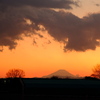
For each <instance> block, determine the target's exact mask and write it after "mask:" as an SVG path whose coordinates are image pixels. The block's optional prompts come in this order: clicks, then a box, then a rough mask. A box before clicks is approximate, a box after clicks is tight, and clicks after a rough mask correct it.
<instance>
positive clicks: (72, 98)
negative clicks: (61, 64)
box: [0, 79, 100, 100]
mask: <svg viewBox="0 0 100 100" xmlns="http://www.w3.org/2000/svg"><path fill="white" fill-rule="evenodd" d="M3 81H4V82H5V83H3ZM22 82H23V84H22ZM0 94H1V96H0V97H1V98H2V100H41V99H43V100H100V80H85V79H21V80H20V79H6V81H5V79H2V86H1V89H0Z"/></svg>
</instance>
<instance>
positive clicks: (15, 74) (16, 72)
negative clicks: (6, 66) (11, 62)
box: [6, 69, 25, 78]
mask: <svg viewBox="0 0 100 100" xmlns="http://www.w3.org/2000/svg"><path fill="white" fill-rule="evenodd" d="M24 76H25V72H24V71H23V70H21V69H11V70H9V71H8V72H7V73H6V77H7V78H23V77H24Z"/></svg>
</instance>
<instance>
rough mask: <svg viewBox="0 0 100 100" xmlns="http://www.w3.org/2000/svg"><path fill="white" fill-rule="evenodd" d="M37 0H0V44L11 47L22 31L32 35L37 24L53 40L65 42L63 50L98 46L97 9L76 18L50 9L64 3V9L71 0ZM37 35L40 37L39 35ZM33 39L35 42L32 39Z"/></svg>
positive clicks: (98, 21) (14, 45)
mask: <svg viewBox="0 0 100 100" xmlns="http://www.w3.org/2000/svg"><path fill="white" fill-rule="evenodd" d="M37 1H38V0H25V2H23V0H20V1H19V0H16V1H14V0H9V2H8V1H7V0H0V4H1V5H0V7H1V8H2V9H0V46H8V47H9V49H15V48H16V46H17V42H16V40H20V39H22V38H23V37H22V34H24V35H26V36H31V34H33V35H35V34H37V33H36V31H38V30H41V28H40V26H41V25H42V26H43V27H44V28H45V29H46V30H47V31H48V33H49V34H50V35H51V36H52V37H53V38H54V39H55V41H58V42H62V43H64V44H65V46H64V51H67V50H70V51H72V50H75V51H86V50H88V49H91V50H95V49H96V47H97V46H99V40H100V33H99V32H100V28H99V26H100V14H99V13H95V14H90V15H88V16H84V17H83V18H79V17H77V16H75V15H73V14H72V13H67V12H64V11H62V10H61V11H58V12H57V11H54V10H52V9H50V8H64V7H65V5H66V7H65V8H66V9H70V8H71V6H70V5H71V4H75V3H74V2H73V1H72V0H41V2H42V3H41V2H40V0H39V1H38V2H37ZM47 1H48V2H49V3H48V2H47ZM14 2H15V3H14ZM63 2H64V3H63ZM40 3H41V5H40ZM58 3H59V4H58ZM61 3H62V4H61ZM46 4H47V5H46ZM56 4H58V5H56ZM64 4H65V5H64ZM5 5H7V9H3V7H5ZM40 8H41V9H40ZM29 33H30V34H29ZM38 35H39V34H38ZM39 36H40V35H39ZM40 37H41V38H42V36H40ZM33 40H34V39H33ZM33 42H34V43H36V41H33Z"/></svg>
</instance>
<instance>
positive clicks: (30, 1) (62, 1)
mask: <svg viewBox="0 0 100 100" xmlns="http://www.w3.org/2000/svg"><path fill="white" fill-rule="evenodd" d="M0 4H1V5H3V6H5V7H8V6H13V7H18V6H32V7H36V8H37V7H38V8H66V9H71V8H72V7H71V5H78V4H77V2H75V1H73V0H0Z"/></svg>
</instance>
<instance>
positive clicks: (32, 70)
mask: <svg viewBox="0 0 100 100" xmlns="http://www.w3.org/2000/svg"><path fill="white" fill-rule="evenodd" d="M41 41H43V40H41ZM39 42H40V40H38V46H33V44H32V38H25V39H24V41H19V45H18V46H17V48H16V49H15V50H12V51H10V50H8V49H7V48H5V50H4V51H3V52H1V53H0V62H1V63H0V66H1V70H0V76H1V77H4V76H5V74H6V72H7V71H8V70H9V69H12V68H20V69H23V70H24V71H25V73H26V77H41V76H44V75H48V74H50V73H52V72H54V71H57V70H59V69H65V70H67V71H69V72H70V73H72V74H74V75H77V74H79V75H80V76H85V75H90V74H91V73H92V68H93V66H95V65H96V64H99V62H100V59H99V58H100V52H99V51H100V48H97V50H95V51H91V50H89V51H87V52H76V51H75V52H70V51H68V52H66V53H64V52H63V50H62V47H61V44H60V43H58V42H55V41H53V40H52V43H51V44H45V45H44V46H42V44H44V42H41V43H39Z"/></svg>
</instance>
